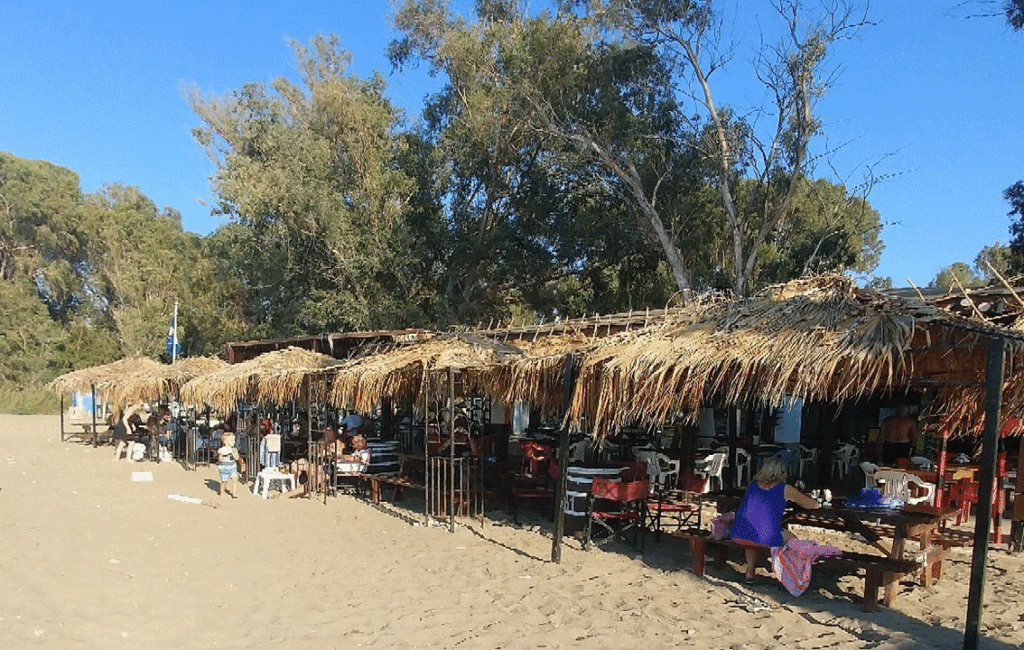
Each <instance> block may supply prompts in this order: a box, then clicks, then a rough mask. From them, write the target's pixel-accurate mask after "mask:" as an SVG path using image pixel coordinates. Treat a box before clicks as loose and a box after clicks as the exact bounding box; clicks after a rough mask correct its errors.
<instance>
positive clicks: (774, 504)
mask: <svg viewBox="0 0 1024 650" xmlns="http://www.w3.org/2000/svg"><path fill="white" fill-rule="evenodd" d="M787 478H789V476H788V473H787V471H786V465H785V463H783V461H782V459H781V458H779V457H778V456H772V457H771V458H768V459H767V460H765V461H764V464H762V465H761V468H760V469H759V470H757V473H756V474H754V479H753V480H752V481H751V482H750V485H749V486H748V487H747V492H746V494H744V496H743V501H742V502H741V503H740V508H739V510H737V511H736V519H735V520H734V521H733V524H732V528H731V529H730V532H729V536H730V537H731V538H732V539H733V540H734V541H737V542H741V543H743V542H746V543H747V544H745V545H749V548H746V549H744V550H745V555H746V559H747V571H746V581H747V583H748V584H750V583H752V582H753V581H754V574H755V573H756V569H757V567H756V562H757V550H756V549H755V548H754V546H757V545H763V546H770V547H772V546H782V545H783V544H785V543H786V542H787V541H788V540H790V539H794V538H795V535H793V534H792V533H790V532H789V531H788V530H783V529H782V515H783V513H784V512H785V510H786V503H787V502H790V501H791V502H793V503H795V504H796V505H798V506H800V507H802V508H807V509H808V510H816V509H818V508H820V507H821V504H819V503H818V502H817V501H815V500H814V499H812V498H811V497H809V496H807V495H806V494H804V493H803V492H801V491H800V490H798V489H796V488H795V487H793V486H792V485H789V484H787V483H786V479H787Z"/></svg>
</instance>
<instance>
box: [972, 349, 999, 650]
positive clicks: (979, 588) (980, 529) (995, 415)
mask: <svg viewBox="0 0 1024 650" xmlns="http://www.w3.org/2000/svg"><path fill="white" fill-rule="evenodd" d="M1005 348H1006V341H1005V339H1003V338H1002V337H998V336H997V337H993V338H991V339H989V343H988V360H987V362H986V365H985V432H984V438H983V441H982V449H981V467H980V469H979V476H978V516H977V517H975V519H974V552H973V555H972V556H971V580H970V583H969V590H968V593H967V623H966V625H965V626H964V646H963V647H964V650H977V648H978V640H979V633H980V629H981V610H982V604H983V601H984V592H985V562H986V560H987V559H988V539H989V527H990V525H991V523H992V518H991V517H990V516H989V514H988V509H989V506H990V504H991V503H992V495H993V489H994V488H995V485H994V483H995V474H996V455H997V451H998V446H999V419H1000V407H1001V406H1002V401H1003V373H1004V369H1005V362H1006V360H1005V355H1004V350H1005Z"/></svg>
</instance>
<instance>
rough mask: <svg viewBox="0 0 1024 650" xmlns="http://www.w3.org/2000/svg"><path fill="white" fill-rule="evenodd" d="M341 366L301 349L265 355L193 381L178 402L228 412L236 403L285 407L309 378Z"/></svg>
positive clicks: (326, 357) (315, 353)
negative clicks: (280, 405) (314, 374)
mask: <svg viewBox="0 0 1024 650" xmlns="http://www.w3.org/2000/svg"><path fill="white" fill-rule="evenodd" d="M343 363H344V362H342V361H340V360H338V359H334V358H333V357H330V356H327V355H325V354H320V353H318V352H310V351H309V350H303V349H301V348H288V349H286V350H277V351H274V352H267V353H266V354H262V355H260V356H259V357H256V358H255V359H251V360H249V361H245V362H242V363H236V364H232V365H228V366H225V367H224V368H222V369H221V370H218V371H216V372H212V373H208V374H205V375H202V376H200V377H196V378H195V379H193V380H191V381H189V382H188V383H186V384H185V385H184V386H182V387H181V397H180V398H181V401H183V402H186V403H189V404H196V405H200V404H206V405H208V406H212V407H214V408H216V409H219V410H222V411H230V410H231V409H233V408H234V407H235V404H236V403H237V402H239V401H242V402H248V403H254V404H284V403H286V402H288V401H291V400H301V399H302V389H303V388H304V387H305V386H306V384H307V382H308V378H309V376H310V375H311V374H313V373H316V372H321V371H323V370H326V369H328V368H333V367H336V366H340V365H342V364H343Z"/></svg>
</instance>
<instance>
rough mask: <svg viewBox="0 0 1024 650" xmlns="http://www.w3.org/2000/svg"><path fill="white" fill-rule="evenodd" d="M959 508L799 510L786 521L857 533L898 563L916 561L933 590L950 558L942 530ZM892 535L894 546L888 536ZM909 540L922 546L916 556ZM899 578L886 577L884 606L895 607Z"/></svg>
mask: <svg viewBox="0 0 1024 650" xmlns="http://www.w3.org/2000/svg"><path fill="white" fill-rule="evenodd" d="M955 515H956V508H936V507H933V506H926V505H913V506H905V507H904V508H900V509H887V508H854V507H844V506H842V505H832V506H825V507H822V508H820V509H818V510H795V511H793V512H792V513H790V514H788V515H787V517H786V519H785V521H786V523H789V524H798V525H801V526H807V527H811V528H823V529H827V530H839V531H845V532H850V533H856V534H858V535H860V536H861V537H863V538H864V539H865V540H866V541H867V543H868V544H870V545H871V546H872V547H874V548H876V549H878V550H879V551H881V552H882V553H883V554H884V555H885V556H886V557H888V558H891V559H894V560H912V561H914V562H916V563H917V564H918V566H919V568H920V576H921V585H922V586H925V587H928V586H931V583H932V581H933V580H938V579H940V578H941V577H942V563H943V561H944V560H945V559H946V558H947V557H949V547H950V544H949V543H947V541H946V540H944V539H943V538H942V536H941V534H940V533H939V528H940V527H941V526H942V524H943V522H945V521H946V520H947V519H949V518H950V517H953V516H955ZM889 531H891V534H892V537H891V542H889V541H888V533H889ZM907 540H915V541H917V543H918V549H917V551H916V552H913V551H911V552H908V550H907ZM898 581H899V576H898V575H894V574H891V573H886V574H884V575H883V577H882V586H883V587H884V589H885V592H884V595H883V600H882V602H883V603H884V604H885V605H886V606H891V605H892V604H893V603H894V602H895V601H896V594H897V587H898Z"/></svg>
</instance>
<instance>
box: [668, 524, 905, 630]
mask: <svg viewBox="0 0 1024 650" xmlns="http://www.w3.org/2000/svg"><path fill="white" fill-rule="evenodd" d="M672 536H673V537H678V538H680V539H685V540H687V541H688V542H689V545H690V558H691V563H692V567H693V573H694V574H695V575H698V576H703V575H704V570H705V567H706V564H707V556H708V554H710V555H711V556H712V557H713V558H714V562H715V566H716V567H717V568H722V567H724V566H725V562H726V560H727V559H728V557H729V553H730V551H732V550H733V549H736V550H738V551H739V553H740V555H743V554H744V552H745V550H746V549H749V548H754V549H755V550H756V551H757V555H758V560H765V559H767V558H768V557H769V556H770V554H771V550H770V549H769V547H767V546H753V547H752V546H749V545H746V544H739V543H737V542H735V541H733V540H731V539H712V538H711V533H710V531H708V530H704V529H696V528H690V529H684V530H680V531H676V532H674V533H672ZM818 563H819V564H822V565H829V566H840V567H846V568H851V569H854V570H856V569H864V571H865V576H864V602H863V606H862V607H863V610H864V611H865V612H872V611H874V610H875V607H876V606H877V604H878V591H879V589H882V588H883V587H885V586H887V585H889V584H893V583H895V582H897V581H898V580H899V579H900V578H901V577H903V576H905V575H907V574H910V573H914V572H916V571H920V570H921V569H922V567H923V566H924V565H923V564H922V563H921V562H917V561H914V560H899V559H895V558H889V557H884V556H881V555H872V554H869V553H857V552H850V551H844V552H843V554H842V555H834V556H824V557H821V558H819V559H818ZM890 591H892V590H886V601H887V602H884V603H883V604H885V605H886V606H887V607H888V606H891V605H892V601H891V598H890V597H889V596H888V594H889V593H890Z"/></svg>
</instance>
